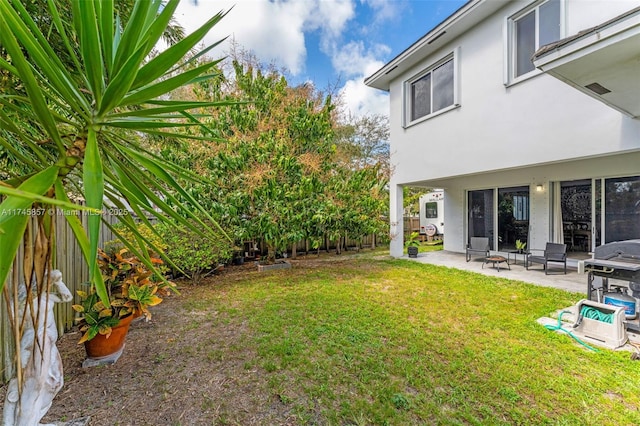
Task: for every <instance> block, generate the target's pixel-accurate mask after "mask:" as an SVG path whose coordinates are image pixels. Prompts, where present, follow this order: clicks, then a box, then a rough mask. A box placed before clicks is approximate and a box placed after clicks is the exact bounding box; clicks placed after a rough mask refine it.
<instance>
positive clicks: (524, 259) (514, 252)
mask: <svg viewBox="0 0 640 426" xmlns="http://www.w3.org/2000/svg"><path fill="white" fill-rule="evenodd" d="M519 254H521V255H522V265H523V266H526V264H527V255H528V254H529V252H527V251H521V250H510V251H508V252H507V264H508V265H517V264H518V255H519ZM511 255H513V262H511Z"/></svg>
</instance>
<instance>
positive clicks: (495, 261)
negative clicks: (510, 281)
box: [482, 256, 511, 272]
mask: <svg viewBox="0 0 640 426" xmlns="http://www.w3.org/2000/svg"><path fill="white" fill-rule="evenodd" d="M488 263H493V267H494V268H496V269H497V270H498V272H500V264H501V263H506V264H507V268H508V269H509V270H511V266H509V262H507V258H506V257H504V256H489V257H486V258H485V259H484V263H483V264H482V269H484V265H486V264H488Z"/></svg>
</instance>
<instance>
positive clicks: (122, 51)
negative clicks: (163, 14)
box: [111, 1, 158, 73]
mask: <svg viewBox="0 0 640 426" xmlns="http://www.w3.org/2000/svg"><path fill="white" fill-rule="evenodd" d="M154 7H156V9H155V11H157V10H158V9H157V5H156V3H155V2H151V1H136V2H134V3H133V10H132V11H131V16H130V17H129V21H128V22H127V25H126V27H125V29H124V31H123V32H122V34H121V36H120V37H119V42H118V43H117V49H116V51H115V57H114V60H113V68H112V71H111V72H112V73H118V72H119V71H120V68H121V67H122V66H123V65H124V64H125V63H126V62H127V61H128V60H129V56H130V55H131V53H132V52H135V51H136V50H138V47H139V43H140V40H141V38H142V35H143V34H144V31H145V30H146V28H145V21H146V19H147V14H148V12H149V10H151V11H154ZM154 13H155V12H154ZM151 47H153V46H151Z"/></svg>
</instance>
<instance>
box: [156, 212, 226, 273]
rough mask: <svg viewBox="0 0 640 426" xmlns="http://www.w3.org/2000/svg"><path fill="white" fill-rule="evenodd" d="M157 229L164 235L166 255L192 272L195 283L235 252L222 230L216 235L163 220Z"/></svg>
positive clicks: (182, 267)
mask: <svg viewBox="0 0 640 426" xmlns="http://www.w3.org/2000/svg"><path fill="white" fill-rule="evenodd" d="M156 229H157V230H158V231H159V232H160V234H161V235H162V237H163V240H164V243H165V245H166V249H165V253H166V255H167V257H168V258H169V259H171V261H172V262H173V263H174V265H175V266H176V267H177V268H179V269H180V270H181V271H182V272H184V273H185V274H187V275H189V276H190V277H191V279H192V281H193V283H194V284H199V283H200V281H201V280H202V278H204V277H206V276H207V275H208V274H209V273H210V272H212V271H213V270H214V269H215V268H216V267H217V266H218V265H219V264H220V263H223V262H226V261H228V260H229V259H231V256H232V254H233V247H232V244H231V242H230V241H229V240H228V239H227V238H226V237H225V236H224V235H222V234H216V237H215V238H213V237H211V236H209V235H205V234H204V233H196V232H194V231H192V230H191V229H188V228H186V227H184V226H178V225H175V224H160V225H158V226H157V228H156Z"/></svg>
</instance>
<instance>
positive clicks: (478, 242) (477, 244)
mask: <svg viewBox="0 0 640 426" xmlns="http://www.w3.org/2000/svg"><path fill="white" fill-rule="evenodd" d="M472 255H475V256H474V257H482V258H485V259H486V258H487V257H489V238H488V237H471V241H469V244H467V262H468V261H470V260H471V257H472Z"/></svg>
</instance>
